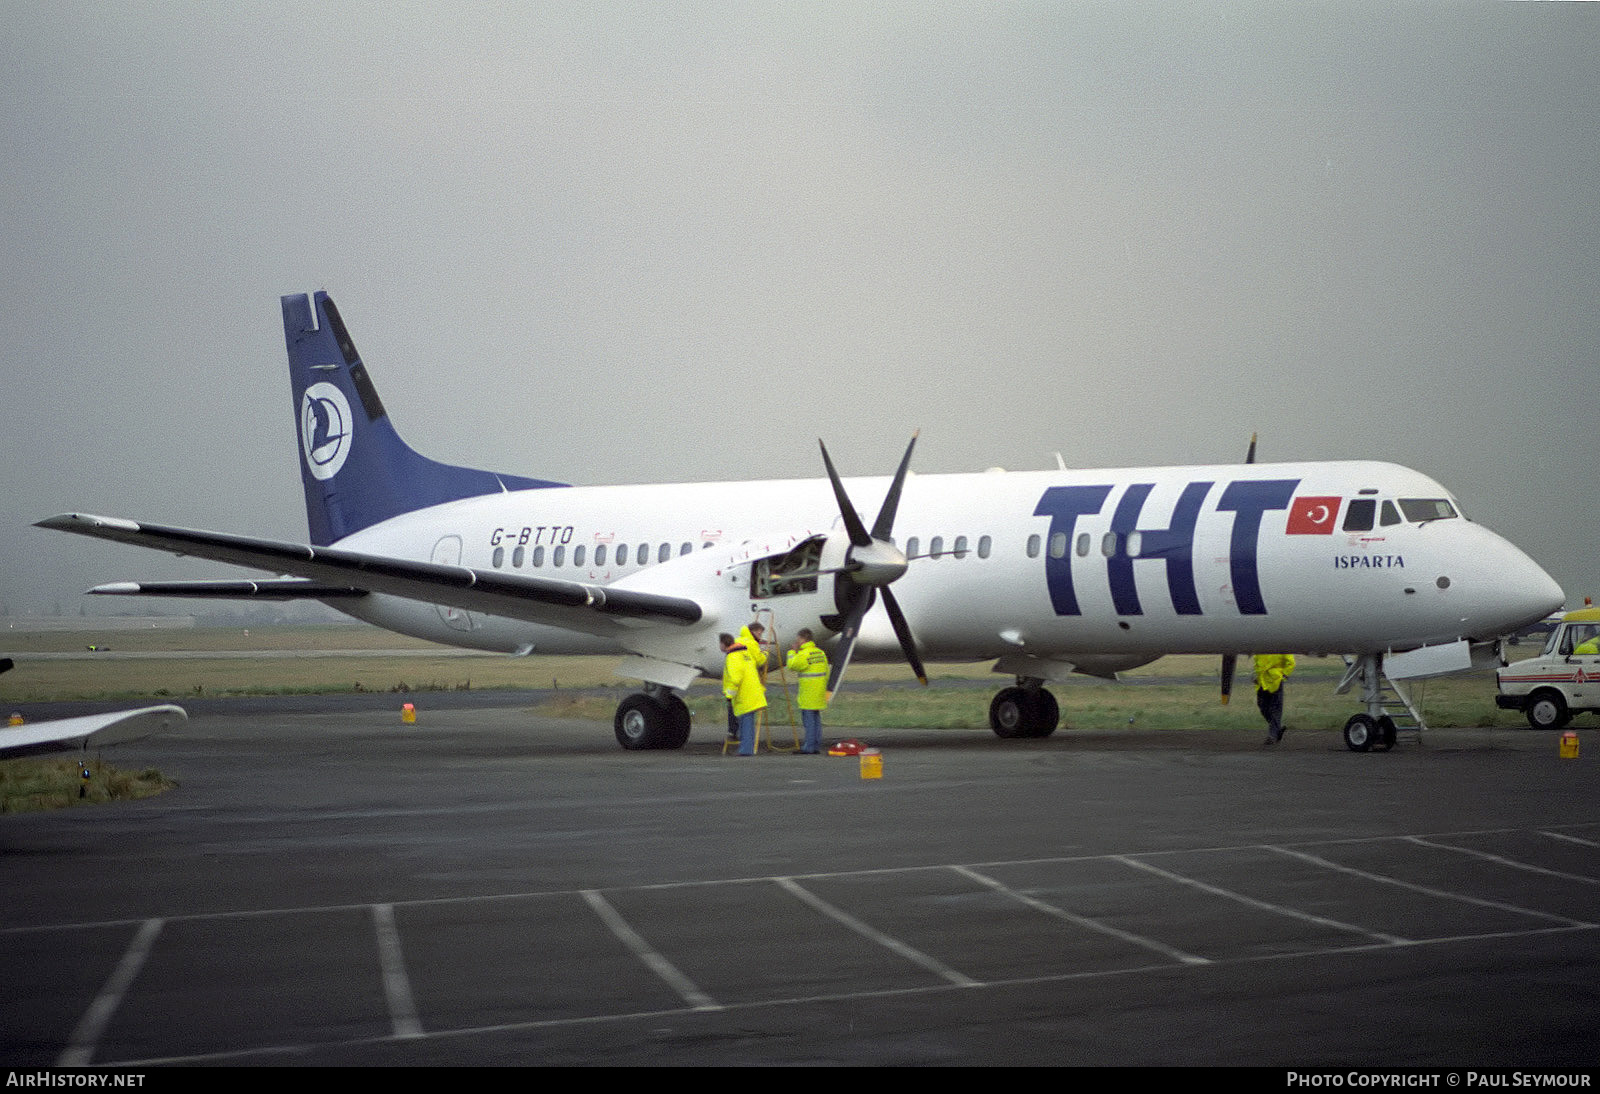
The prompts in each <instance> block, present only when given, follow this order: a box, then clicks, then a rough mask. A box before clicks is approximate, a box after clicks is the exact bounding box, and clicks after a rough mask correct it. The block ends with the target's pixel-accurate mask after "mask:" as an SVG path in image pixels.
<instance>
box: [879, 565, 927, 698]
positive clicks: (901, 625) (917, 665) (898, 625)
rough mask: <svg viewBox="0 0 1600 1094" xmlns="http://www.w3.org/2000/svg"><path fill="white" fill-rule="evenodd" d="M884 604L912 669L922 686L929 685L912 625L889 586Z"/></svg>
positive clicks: (884, 592) (885, 590)
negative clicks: (912, 632)
mask: <svg viewBox="0 0 1600 1094" xmlns="http://www.w3.org/2000/svg"><path fill="white" fill-rule="evenodd" d="M883 606H884V609H885V610H887V611H888V613H889V622H890V623H892V624H894V636H895V637H896V638H898V639H900V649H901V650H902V651H903V652H904V653H905V655H906V660H907V661H909V662H911V671H912V672H914V673H916V674H917V679H918V680H919V681H921V683H922V686H923V687H927V686H928V674H927V672H926V671H925V670H924V669H923V667H922V658H920V657H918V656H917V642H916V639H914V638H912V637H911V627H910V625H909V624H907V623H906V617H905V613H903V612H902V611H901V610H900V602H899V601H898V600H896V599H895V598H894V594H893V593H891V592H890V591H889V590H888V588H887V587H885V588H884V590H883Z"/></svg>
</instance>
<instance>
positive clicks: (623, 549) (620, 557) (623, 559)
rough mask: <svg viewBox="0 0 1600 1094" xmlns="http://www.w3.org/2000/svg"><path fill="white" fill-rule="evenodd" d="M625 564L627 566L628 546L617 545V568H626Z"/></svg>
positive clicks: (624, 544)
mask: <svg viewBox="0 0 1600 1094" xmlns="http://www.w3.org/2000/svg"><path fill="white" fill-rule="evenodd" d="M627 564H628V545H627V544H626V543H619V544H617V565H618V566H626V565H627Z"/></svg>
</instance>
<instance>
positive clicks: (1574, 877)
mask: <svg viewBox="0 0 1600 1094" xmlns="http://www.w3.org/2000/svg"><path fill="white" fill-rule="evenodd" d="M1406 840H1407V841H1408V842H1411V843H1415V844H1416V845H1417V846H1419V847H1435V848H1438V849H1439V850H1441V851H1454V852H1456V853H1457V854H1461V855H1471V856H1472V857H1473V858H1481V859H1483V860H1484V861H1485V862H1493V863H1495V864H1497V865H1499V866H1509V867H1511V868H1512V869H1513V870H1526V871H1528V872H1529V873H1530V874H1544V875H1545V876H1546V877H1558V878H1562V879H1563V880H1565V881H1581V882H1583V883H1584V884H1585V885H1600V878H1597V877H1589V876H1588V875H1587V874H1569V873H1566V872H1564V871H1562V870H1551V869H1548V868H1546V867H1544V866H1535V865H1533V864H1532V863H1531V862H1519V861H1517V860H1516V859H1511V858H1505V857H1504V856H1502V855H1492V854H1490V853H1489V852H1488V851H1477V850H1474V849H1473V848H1471V847H1452V846H1451V845H1450V844H1448V843H1434V842H1433V841H1432V840H1429V839H1423V838H1422V837H1421V836H1407V837H1406Z"/></svg>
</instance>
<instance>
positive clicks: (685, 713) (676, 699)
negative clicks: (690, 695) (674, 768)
mask: <svg viewBox="0 0 1600 1094" xmlns="http://www.w3.org/2000/svg"><path fill="white" fill-rule="evenodd" d="M667 713H668V715H669V716H670V718H671V722H672V729H671V732H669V733H668V734H667V736H666V740H664V741H663V742H662V744H661V747H662V748H682V747H683V746H684V745H686V744H688V743H689V729H690V725H691V720H690V718H689V704H688V703H685V702H684V701H683V697H682V696H681V695H672V696H668V698H667Z"/></svg>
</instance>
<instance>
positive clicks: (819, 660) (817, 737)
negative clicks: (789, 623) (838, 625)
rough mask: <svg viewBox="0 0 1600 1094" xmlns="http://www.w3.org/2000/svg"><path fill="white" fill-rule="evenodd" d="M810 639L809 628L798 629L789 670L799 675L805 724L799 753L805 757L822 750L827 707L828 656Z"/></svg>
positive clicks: (800, 702) (798, 703)
mask: <svg viewBox="0 0 1600 1094" xmlns="http://www.w3.org/2000/svg"><path fill="white" fill-rule="evenodd" d="M811 639H812V634H811V631H810V630H809V629H808V628H806V627H801V628H800V629H799V630H798V631H796V632H795V639H794V652H793V653H791V654H790V655H789V660H788V668H789V671H790V672H794V673H798V674H799V676H800V695H799V697H798V698H797V699H796V703H797V705H798V706H799V707H800V724H801V725H802V726H804V727H805V740H804V741H803V742H802V743H801V745H800V752H801V754H802V755H806V756H815V755H817V754H818V753H820V752H821V751H822V712H823V711H824V710H825V709H827V706H828V655H827V654H825V653H823V652H822V651H821V650H819V649H818V648H817V644H816V643H815V642H813V641H812V640H811Z"/></svg>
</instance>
